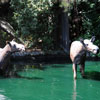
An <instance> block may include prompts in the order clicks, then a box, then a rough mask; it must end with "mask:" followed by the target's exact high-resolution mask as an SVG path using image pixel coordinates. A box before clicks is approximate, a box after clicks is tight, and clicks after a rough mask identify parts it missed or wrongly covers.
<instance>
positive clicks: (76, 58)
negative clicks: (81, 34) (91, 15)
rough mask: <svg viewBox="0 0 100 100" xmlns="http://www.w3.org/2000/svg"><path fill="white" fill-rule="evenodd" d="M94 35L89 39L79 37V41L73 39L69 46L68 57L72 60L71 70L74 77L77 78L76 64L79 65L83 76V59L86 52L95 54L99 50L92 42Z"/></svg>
mask: <svg viewBox="0 0 100 100" xmlns="http://www.w3.org/2000/svg"><path fill="white" fill-rule="evenodd" d="M94 40H95V37H92V38H91V39H90V40H89V39H85V40H83V39H81V40H80V41H74V42H72V44H71V47H70V58H71V60H72V62H73V72H74V79H76V78H77V65H78V64H79V65H80V71H81V74H82V76H83V77H84V69H85V59H86V52H87V51H89V52H92V53H93V54H97V53H98V52H99V47H98V46H96V45H94V44H93V42H94Z"/></svg>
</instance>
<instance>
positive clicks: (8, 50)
mask: <svg viewBox="0 0 100 100" xmlns="http://www.w3.org/2000/svg"><path fill="white" fill-rule="evenodd" d="M18 51H25V46H24V45H23V44H18V43H16V42H15V41H13V40H12V41H11V42H7V44H6V46H5V47H4V48H0V72H2V74H5V72H6V71H7V70H8V68H9V63H10V57H11V55H12V53H14V52H18ZM0 74H1V73H0Z"/></svg>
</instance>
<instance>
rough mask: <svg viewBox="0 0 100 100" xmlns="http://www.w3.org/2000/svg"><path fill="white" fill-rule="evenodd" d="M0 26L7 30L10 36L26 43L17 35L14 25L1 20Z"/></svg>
mask: <svg viewBox="0 0 100 100" xmlns="http://www.w3.org/2000/svg"><path fill="white" fill-rule="evenodd" d="M0 28H1V29H2V30H3V31H5V32H7V33H8V34H9V35H10V36H12V37H13V38H15V39H17V40H18V41H20V42H21V43H22V44H24V41H23V40H22V39H21V38H18V37H16V36H15V34H14V33H15V30H14V29H13V27H12V26H11V25H10V24H9V23H8V22H6V21H3V20H0Z"/></svg>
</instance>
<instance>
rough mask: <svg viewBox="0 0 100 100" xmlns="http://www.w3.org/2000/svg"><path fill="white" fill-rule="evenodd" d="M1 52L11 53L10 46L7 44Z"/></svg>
mask: <svg viewBox="0 0 100 100" xmlns="http://www.w3.org/2000/svg"><path fill="white" fill-rule="evenodd" d="M2 52H5V53H7V52H11V47H10V45H9V44H7V45H6V46H5V47H4V48H3V51H2Z"/></svg>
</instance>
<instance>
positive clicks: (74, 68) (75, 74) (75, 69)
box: [73, 63, 77, 79]
mask: <svg viewBox="0 0 100 100" xmlns="http://www.w3.org/2000/svg"><path fill="white" fill-rule="evenodd" d="M73 72H74V79H76V78H77V65H76V64H74V63H73Z"/></svg>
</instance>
